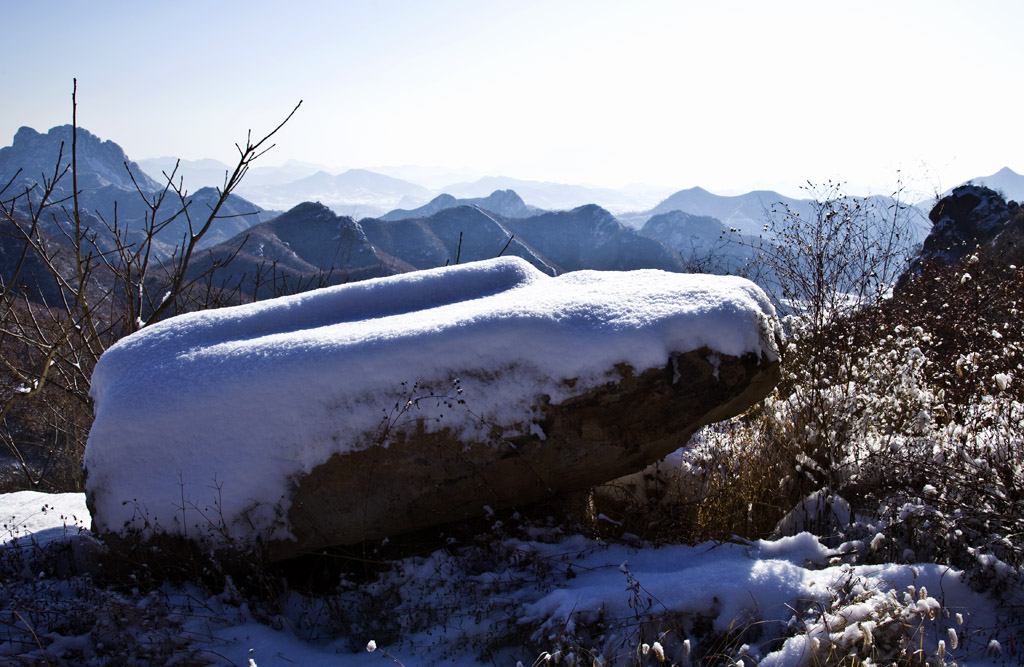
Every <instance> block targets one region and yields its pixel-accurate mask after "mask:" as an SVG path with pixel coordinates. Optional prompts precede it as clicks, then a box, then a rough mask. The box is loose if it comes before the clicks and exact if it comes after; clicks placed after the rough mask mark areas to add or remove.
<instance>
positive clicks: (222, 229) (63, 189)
mask: <svg viewBox="0 0 1024 667" xmlns="http://www.w3.org/2000/svg"><path fill="white" fill-rule="evenodd" d="M71 143H72V126H70V125H62V126H59V127H54V128H52V129H50V130H49V131H48V132H47V133H46V134H41V133H39V132H36V131H35V130H33V129H32V128H29V127H22V128H21V129H19V130H18V132H17V134H15V137H14V142H13V143H12V145H11V146H8V147H5V148H0V183H3V184H7V183H8V182H11V186H10V187H9V188H8V190H7V191H6V192H5V193H4V198H5V199H10V198H13V197H14V196H15V195H18V194H21V193H24V192H25V190H26V188H31V189H32V200H33V202H37V201H38V198H39V196H40V195H41V186H40V185H39V184H40V183H41V182H42V180H44V179H52V178H53V175H54V173H55V172H54V169H55V166H56V165H57V164H58V157H60V168H59V171H58V172H57V173H58V174H59V173H63V170H64V169H65V168H67V167H68V165H70V163H71ZM76 159H77V167H78V174H77V178H78V188H79V200H80V206H81V211H82V215H83V218H84V220H85V222H86V223H87V224H88V226H89V228H90V229H91V231H92V232H93V233H95V241H94V243H95V247H96V248H97V249H98V250H99V251H100V252H108V251H110V250H111V249H112V248H113V247H114V246H115V242H114V239H113V232H111V231H110V230H109V229H108V225H109V226H113V224H114V222H115V220H116V222H117V225H118V227H119V228H120V230H121V233H123V234H125V235H126V236H125V239H126V240H127V242H128V243H133V244H137V243H139V242H141V241H142V240H143V239H144V237H145V235H146V232H145V229H144V224H145V220H146V218H147V216H148V215H150V214H151V210H150V208H149V206H148V204H147V201H144V200H143V198H142V196H140V194H139V192H140V191H141V192H142V194H143V195H144V196H145V197H146V199H147V200H149V201H153V200H154V198H156V197H157V196H158V195H159V193H160V192H161V191H163V189H164V186H165V183H162V182H161V181H159V180H156V179H153V178H150V177H149V176H148V175H147V174H146V173H145V172H144V171H143V170H142V168H141V167H140V166H139V165H138V164H137V163H135V162H132V161H130V160H129V158H128V156H127V155H126V154H125V152H124V150H123V149H122V148H121V147H120V146H119V145H118V144H116V143H114V142H113V141H110V140H107V141H103V140H101V139H100V138H99V137H97V136H96V135H94V134H92V133H91V132H89V131H88V130H86V129H84V128H81V127H80V128H78V129H77V146H76ZM172 168H173V165H172ZM19 170H20V172H19ZM129 170H130V171H131V173H130V174H129ZM161 178H163V177H161ZM176 181H177V179H176ZM184 185H185V188H186V191H187V190H188V188H189V184H188V183H187V182H186V183H185V184H184ZM71 194H72V178H71V173H70V171H68V172H67V173H65V174H64V176H63V177H62V178H61V179H60V180H59V181H58V182H57V185H56V187H55V188H54V192H53V194H52V195H51V197H50V201H51V202H55V201H59V200H61V199H65V198H68V197H70V196H71ZM218 196H219V195H218V193H217V191H216V190H214V189H212V188H208V187H206V188H200V189H198V190H196V191H195V192H191V193H190V194H188V195H187V196H186V200H185V202H186V204H187V207H188V216H186V215H175V214H176V213H178V211H179V210H180V209H181V202H179V201H177V198H176V195H175V194H174V193H173V192H170V193H168V198H167V200H166V203H165V205H164V207H162V208H161V209H160V210H159V212H158V213H157V222H158V223H163V222H165V221H167V224H166V225H165V226H164V227H163V229H162V230H161V231H160V232H159V233H158V234H157V236H156V241H155V243H154V250H155V251H156V253H157V254H158V255H159V256H161V257H165V256H168V255H169V254H170V253H171V252H173V249H174V248H175V247H180V246H181V245H182V243H183V240H184V239H185V237H186V235H187V234H188V233H189V218H190V217H191V220H192V223H193V224H195V223H197V222H199V220H200V219H202V220H205V219H206V216H207V215H208V213H209V211H210V210H211V209H212V206H213V204H214V203H215V202H216V200H217V198H218ZM25 203H26V202H25V201H24V199H22V200H21V201H20V202H19V204H21V205H23V206H24V205H25ZM220 215H222V216H224V217H223V218H221V219H220V220H219V221H218V223H217V225H215V226H214V227H213V228H211V230H210V232H209V233H208V234H207V236H206V237H205V238H204V239H203V241H202V243H201V244H200V247H208V246H210V245H214V244H216V243H219V242H221V241H224V240H227V239H228V238H230V237H232V236H234V235H235V234H237V233H238V232H239V231H242V230H243V229H247V228H248V227H250V226H251V225H253V224H256V223H258V222H260V221H262V220H268V219H270V218H271V217H272V215H273V214H272V213H269V212H267V211H264V210H263V209H261V208H260V207H258V206H256V205H254V204H252V203H251V202H249V201H246V200H245V199H243V198H242V197H239V196H237V195H231V196H230V197H228V199H227V201H226V202H225V203H224V206H222V208H221V210H220ZM104 221H105V222H104ZM66 224H69V222H68V221H67V220H66V219H64V218H62V217H61V216H56V220H55V219H54V217H50V216H47V217H44V219H43V226H44V229H45V231H47V232H48V233H49V234H51V235H52V236H53V237H54V238H57V239H60V238H62V237H63V232H62V231H61V227H62V226H63V225H66Z"/></svg>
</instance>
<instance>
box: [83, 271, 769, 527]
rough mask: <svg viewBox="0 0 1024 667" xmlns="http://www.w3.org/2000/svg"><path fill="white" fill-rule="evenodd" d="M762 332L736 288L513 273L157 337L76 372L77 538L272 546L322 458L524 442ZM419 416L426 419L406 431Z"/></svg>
mask: <svg viewBox="0 0 1024 667" xmlns="http://www.w3.org/2000/svg"><path fill="white" fill-rule="evenodd" d="M775 326H776V325H775V318H774V311H773V309H772V307H771V304H770V302H769V301H768V299H767V297H766V296H765V295H764V293H763V292H762V291H761V290H760V289H759V288H758V287H756V286H755V285H754V284H753V283H750V282H749V281H746V280H743V279H741V278H736V277H721V276H695V275H681V274H672V273H666V272H662V271H653V270H646V271H632V272H593V271H580V272H576V273H570V274H565V275H562V276H560V277H556V278H551V277H548V276H546V275H544V274H542V273H540V272H539V271H537V270H536V269H535V268H533V267H532V266H531V265H529V264H528V263H527V262H525V261H523V260H521V259H518V258H501V259H496V260H491V261H486V262H478V263H473V264H466V265H462V266H454V267H446V268H441V269H436V270H430V271H422V272H416V273H411V274H405V275H400V276H393V277H389V278H381V279H376V280H370V281H366V282H362V283H356V284H351V285H344V286H339V287H334V288H328V289H323V290H317V291H314V292H308V293H305V294H300V295H295V296H291V297H285V298H280V299H275V300H271V301H266V302H261V303H256V304H251V305H245V306H238V307H233V308H224V309H219V310H212V311H204V312H199V313H192V314H188V315H183V316H180V317H176V318H173V319H170V320H167V321H165V322H161V323H159V324H156V325H153V326H151V327H147V328H146V329H144V330H142V331H140V332H138V333H136V334H134V335H132V336H129V337H127V338H125V339H124V340H122V341H120V342H118V343H117V344H116V345H114V346H112V347H111V348H110V349H109V350H108V351H107V352H106V353H105V354H104V355H103V357H102V358H101V359H100V361H99V363H98V364H97V366H96V369H95V372H94V374H93V379H92V390H91V392H92V397H93V399H94V401H95V421H94V424H93V427H92V431H91V432H90V435H89V441H88V446H87V449H86V453H85V467H86V469H87V471H88V477H87V493H88V498H89V503H90V509H91V511H92V515H93V522H94V528H95V529H97V530H99V531H101V532H109V531H122V530H125V529H139V530H144V531H152V530H162V531H166V532H169V533H173V534H183V535H187V536H193V537H194V536H197V532H199V533H201V532H203V531H204V530H206V531H210V530H213V531H215V532H217V533H218V534H219V535H220V536H230V537H233V538H242V539H251V538H253V537H255V536H260V537H263V538H270V539H278V540H280V539H287V538H289V537H290V526H289V522H288V518H287V514H288V509H289V505H290V503H291V495H290V494H291V485H292V483H293V481H294V479H295V478H296V477H297V476H301V475H304V474H309V473H310V471H312V470H313V469H314V468H315V467H317V466H320V465H321V464H323V463H324V462H325V461H327V460H328V459H329V458H331V457H332V456H335V455H338V454H345V453H346V452H358V451H360V450H364V449H366V448H369V447H372V446H380V447H382V448H387V447H388V446H389V444H391V442H392V441H393V438H395V437H398V435H399V434H400V432H401V431H402V430H403V429H419V430H420V431H421V432H422V431H426V432H431V431H439V430H442V429H444V430H446V432H448V433H451V434H453V436H454V437H456V438H459V439H461V440H464V441H466V442H470V441H473V440H477V441H480V440H486V438H487V437H489V433H490V431H491V430H492V429H493V425H495V424H500V425H502V426H503V428H504V429H505V433H504V436H506V437H508V436H510V435H515V434H516V433H519V434H527V435H532V436H534V437H537V438H541V439H543V437H544V434H543V432H542V429H541V428H540V426H539V424H538V422H539V413H538V408H537V406H538V405H539V404H540V403H547V404H552V405H556V404H559V403H560V402H562V401H565V400H567V399H570V398H572V397H574V396H578V395H579V394H581V393H582V392H586V391H588V390H591V389H594V388H595V387H599V386H601V385H602V384H603V383H607V382H608V381H609V378H610V377H612V375H613V374H614V372H615V368H616V366H619V367H622V365H627V366H629V367H630V368H631V369H634V370H635V371H637V372H642V371H645V370H647V369H652V368H661V367H664V366H665V364H666V361H667V360H668V359H670V358H671V355H672V354H677V353H685V352H688V351H692V350H698V349H707V350H711V351H713V352H714V353H718V354H722V355H729V356H734V357H740V356H742V355H744V354H751V353H752V354H755V355H757V356H758V358H766V359H770V360H774V359H777V349H776V347H775V338H774V331H775ZM424 397H429V398H430V399H432V400H433V401H434V403H433V404H432V405H434V406H436V408H437V409H436V410H434V411H432V412H430V413H429V414H426V413H422V414H420V413H417V414H414V413H413V410H414V409H415V408H419V407H421V405H420V399H422V398H424ZM414 403H415V405H414Z"/></svg>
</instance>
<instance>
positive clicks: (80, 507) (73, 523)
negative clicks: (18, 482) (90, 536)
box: [0, 491, 89, 552]
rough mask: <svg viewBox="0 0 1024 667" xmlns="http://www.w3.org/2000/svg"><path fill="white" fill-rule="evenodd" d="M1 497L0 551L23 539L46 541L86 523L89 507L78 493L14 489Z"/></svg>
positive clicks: (64, 536) (37, 542) (70, 531)
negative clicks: (14, 490) (13, 491)
mask: <svg viewBox="0 0 1024 667" xmlns="http://www.w3.org/2000/svg"><path fill="white" fill-rule="evenodd" d="M2 498H3V503H2V504H0V552H2V551H3V550H4V549H6V548H10V547H17V546H21V545H23V544H24V543H26V542H31V543H33V544H35V545H38V546H42V545H46V544H49V543H50V542H53V541H55V540H60V539H63V538H66V537H67V536H69V535H73V534H77V533H78V532H80V531H82V530H84V529H86V528H88V526H89V510H88V509H87V508H86V506H85V496H83V495H82V494H80V493H57V494H51V493H40V492H38V491H17V492H15V493H8V494H6V495H4V496H2Z"/></svg>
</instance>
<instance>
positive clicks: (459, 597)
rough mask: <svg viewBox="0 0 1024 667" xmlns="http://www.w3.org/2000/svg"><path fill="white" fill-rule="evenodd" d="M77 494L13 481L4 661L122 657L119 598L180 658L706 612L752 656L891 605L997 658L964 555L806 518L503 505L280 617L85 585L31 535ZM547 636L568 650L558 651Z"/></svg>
mask: <svg viewBox="0 0 1024 667" xmlns="http://www.w3.org/2000/svg"><path fill="white" fill-rule="evenodd" d="M44 507H45V508H46V509H45V511H43V508H44ZM82 509H83V499H82V496H81V495H80V494H60V495H54V496H49V497H47V496H44V495H43V494H36V493H29V494H26V493H14V494H8V495H4V496H0V516H2V517H4V519H3V522H4V525H5V526H7V527H8V528H5V535H4V538H3V547H2V549H3V550H0V562H3V563H5V564H6V561H4V560H3V559H4V558H8V557H9V555H10V551H11V549H12V547H16V546H18V547H20V549H21V550H20V551H19V554H18V555H19V557H20V558H21V559H22V561H23V562H24V564H25V565H26V567H25V568H23V569H24V572H23V573H22V574H21V575H20V577H19V576H7V575H5V579H3V580H0V586H2V590H3V595H0V661H2V660H4V659H10V660H12V661H14V660H17V659H18V657H17V656H21V659H22V660H23V661H26V662H31V661H32V660H33V659H36V660H39V661H43V660H48V661H51V663H58V664H65V663H64V662H63V661H64V660H65V659H71V658H75V663H74V664H127V663H129V662H130V660H128V659H126V657H125V655H122V654H118V655H117V656H113V657H111V656H107V655H105V654H104V650H105V649H104V646H103V643H102V642H100V641H99V640H98V639H97V638H98V637H100V636H101V635H102V633H103V632H104V628H105V627H106V625H108V624H109V623H110V622H111V621H110V619H109V618H108V617H109V616H110V615H111V614H112V615H113V619H114V622H115V624H116V623H119V624H120V626H119V633H120V634H118V635H117V637H120V638H122V639H123V637H125V636H131V637H134V638H135V641H137V642H141V643H143V644H144V645H145V646H147V647H150V646H152V645H154V644H155V643H156V642H157V641H158V640H160V641H164V642H177V643H176V644H174V645H175V646H176V647H177V648H176V650H177V652H178V653H177V654H176V655H177V657H178V660H179V662H181V664H207V663H208V664H217V665H243V666H244V665H248V664H249V660H250V659H252V660H253V662H254V663H255V664H256V665H258V666H259V667H271V666H277V665H295V664H301V665H306V666H307V667H316V666H317V665H378V664H382V663H381V662H380V661H381V660H384V663H383V664H394V663H393V662H392V660H391V659H389V656H393V657H394V659H395V660H397V661H400V663H399V664H404V665H409V666H412V665H431V664H454V665H466V666H469V665H491V664H503V665H510V666H511V665H515V664H516V663H517V661H520V662H522V663H523V664H526V665H529V664H550V663H553V662H560V663H561V664H570V663H569V660H568V657H569V654H570V653H571V654H573V655H574V656H575V657H577V658H586V664H591V661H592V659H593V657H594V656H600V657H601V659H602V660H603V664H607V665H613V664H633V663H631V662H630V661H631V660H632V659H633V658H634V657H638V656H642V655H643V651H644V645H645V644H646V645H647V646H648V650H649V651H654V652H658V651H661V652H664V653H665V655H666V658H667V660H668V661H669V662H676V663H679V664H684V663H685V661H686V659H688V658H687V655H686V654H687V652H689V658H694V657H697V656H699V655H701V652H702V651H707V650H708V648H709V647H706V646H702V645H701V642H702V641H707V640H706V639H702V637H704V638H706V637H708V636H710V635H709V633H708V631H707V628H705V629H704V630H703V633H702V631H700V624H699V622H698V619H700V618H703V619H705V620H706V621H707V623H710V624H711V626H713V627H712V629H713V630H717V631H721V632H727V631H728V630H729V629H730V628H732V629H746V634H745V635H744V636H743V637H742V638H741V640H737V641H736V643H735V645H733V646H731V647H723V648H718V649H716V650H722V651H726V650H727V651H728V652H730V657H731V659H732V660H739V659H741V658H743V659H745V660H746V662H747V664H752V663H756V662H758V661H760V664H762V665H766V666H767V665H782V666H791V665H804V664H811V662H812V658H811V656H812V654H811V651H812V649H813V648H818V649H819V651H821V650H826V648H825V647H827V646H828V644H829V642H832V643H833V644H834V645H835V646H838V647H840V648H839V649H837V650H838V651H839V654H840V655H841V654H842V649H841V647H843V646H847V647H852V646H862V645H863V644H864V642H869V641H874V642H877V643H878V644H879V645H880V646H882V645H883V643H884V641H885V633H886V627H888V628H890V629H891V627H892V626H891V625H888V626H887V625H885V622H886V621H887V620H888V621H893V620H895V621H897V622H898V624H899V625H900V626H901V627H903V626H906V627H910V628H911V636H912V638H913V640H914V641H915V643H917V642H918V641H919V642H920V646H921V649H922V651H923V652H924V654H925V656H930V655H934V654H935V653H936V652H937V651H938V650H940V649H939V646H940V644H939V642H940V641H941V642H942V650H945V651H946V657H947V658H950V657H957V658H958V659H959V660H961V664H964V660H963V657H964V656H970V657H971V659H969V660H967V661H966V664H972V663H977V664H992V659H991V658H988V657H986V651H988V652H989V653H991V652H992V644H991V643H990V634H989V633H990V630H991V628H993V627H994V623H995V622H994V610H993V608H992V603H991V602H990V600H988V599H987V598H986V597H984V596H982V595H980V594H978V593H975V592H972V591H971V590H969V589H968V588H967V586H966V585H965V584H963V583H962V582H961V581H960V578H959V576H958V573H957V572H956V571H953V570H950V569H948V568H945V567H941V566H937V565H929V564H917V565H909V564H883V565H862V566H850V565H846V564H842V563H841V558H840V557H839V555H838V550H830V549H827V548H826V547H824V546H823V545H822V544H821V543H820V542H819V540H818V538H816V537H814V536H812V535H810V534H808V533H801V534H798V535H796V536H793V537H787V538H782V539H779V540H774V541H764V540H762V541H758V542H753V543H726V544H710V543H709V544H703V545H698V546H694V547H687V546H661V547H654V546H641V545H628V544H624V543H607V542H602V541H599V540H595V539H591V538H587V537H584V536H581V535H578V534H569V533H564V532H562V530H561V529H559V528H553V527H533V528H527V529H525V531H523V532H522V533H520V534H517V535H515V536H512V535H511V533H504V532H503V531H502V528H501V526H500V525H498V523H497V522H496V523H495V525H494V526H493V536H492V537H493V539H492V540H491V541H490V542H489V543H488V544H487V545H486V546H482V547H462V548H460V549H455V550H452V549H448V550H439V551H436V552H433V553H430V554H427V555H425V556H418V557H409V558H405V559H403V560H401V561H397V562H396V563H395V567H394V568H393V569H392V570H391V571H388V572H385V573H383V574H382V575H381V577H380V578H379V580H376V581H371V582H364V583H361V584H358V585H352V586H349V587H348V588H346V587H345V586H341V587H340V588H339V590H340V591H341V592H339V593H338V594H337V596H336V597H335V598H333V600H332V601H328V600H325V599H316V598H304V597H303V596H300V595H298V594H297V593H294V592H293V593H290V594H287V596H286V599H284V600H282V601H281V602H280V604H279V605H278V606H277V609H276V611H275V613H274V614H273V615H272V616H270V617H268V616H267V615H266V614H259V613H257V612H256V611H254V610H251V609H250V608H249V607H248V606H247V604H246V603H245V602H244V601H243V600H241V599H240V598H239V596H238V595H237V592H236V591H235V590H234V588H233V585H232V583H231V581H230V579H229V580H227V581H226V583H225V587H224V591H222V592H221V591H215V592H213V593H211V592H208V591H205V592H204V591H202V590H200V589H199V588H198V587H197V586H195V585H193V584H182V585H178V586H171V585H168V584H165V585H163V586H162V587H160V588H159V589H158V590H151V591H148V592H146V591H139V590H137V589H136V590H133V591H131V592H129V593H114V592H110V591H106V592H92V593H90V592H88V591H87V590H85V589H88V588H89V587H91V586H94V584H92V583H91V579H90V578H89V577H88V576H85V575H74V576H72V575H67V576H65V577H64V578H63V579H61V578H60V577H56V576H53V575H52V573H47V572H38V573H37V571H36V570H37V569H38V568H36V569H33V568H32V567H31V565H32V558H31V557H29V556H28V553H27V552H26V551H25V550H26V549H35V548H36V547H34V546H32V545H33V544H34V542H35V541H38V542H40V543H42V542H48V546H46V547H45V548H43V549H41V550H40V553H42V552H43V551H45V550H46V549H53V548H55V546H56V545H58V543H59V542H60V540H61V539H65V538H57V539H55V536H57V535H68V534H69V532H68V530H67V529H66V526H67V525H68V522H67V518H68V517H75V521H74V523H75V524H78V523H81V522H82V521H83V520H84V519H86V518H87V517H86V516H84V515H83V514H82V513H81V512H82ZM10 527H15V528H14V530H11V528H10ZM75 532H77V529H76V531H75ZM15 533H16V534H15ZM496 556H500V557H496ZM5 572H6V570H5ZM343 583H344V582H343ZM44 600H48V601H49V602H44ZM90 601H92V602H91V603H92V604H96V605H99V606H103V607H105V608H109V610H110V611H106V610H105V609H94V610H92V612H91V613H93V614H94V615H95V616H96V618H98V619H105V620H103V622H95V623H93V624H91V625H88V627H82V628H79V629H78V630H76V631H74V632H73V631H71V630H69V629H68V627H69V626H68V623H67V621H66V620H64V619H63V616H66V615H67V614H69V613H72V612H73V613H74V614H79V615H82V614H83V613H84V612H83V611H82V609H81V605H83V604H89V603H90ZM329 602H332V603H333V610H332V609H331V607H332V604H331V603H329ZM46 604H50V605H51V606H52V607H53V608H56V609H57V611H52V609H51V607H45V605H46ZM76 605H77V606H76ZM48 610H49V611H48ZM346 614H348V618H347V621H346V622H343V621H344V618H342V617H346ZM666 619H667V621H668V622H666ZM26 628H31V630H32V632H31V633H29V632H28V631H27V630H26ZM691 632H692V633H693V634H688V633H691ZM76 633H77V634H76ZM102 636H111V635H109V633H108V635H102ZM786 637H788V639H785V638H786ZM510 638H511V640H512V641H510ZM107 641H108V643H109V642H110V641H112V640H111V639H108V640H107ZM371 641H373V642H374V643H375V645H376V646H377V649H376V650H375V651H374V652H372V653H371V652H369V651H367V650H366V646H367V644H368V643H369V642H371ZM655 642H657V646H656V647H655V646H654V644H655ZM527 644H529V645H531V646H534V647H538V646H539V647H541V649H540V650H538V649H536V648H535V649H533V650H529V649H526V648H525V645H527ZM879 650H881V649H879ZM544 651H546V652H547V655H548V657H549V658H551V657H552V656H557V658H558V660H554V659H552V660H550V663H545V662H544V656H545V653H544ZM650 655H652V656H653V655H654V653H651V654H650ZM821 655H822V654H821V653H819V658H820V657H821ZM128 657H131V656H128ZM173 659H174V655H171V656H168V655H166V654H164V655H162V657H161V660H162V661H164V662H170V661H171V660H173ZM535 661H539V662H535ZM14 664H23V663H22V662H16V663H14ZM142 664H145V663H144V662H143V663H142ZM648 664H655V662H653V659H652V662H650V663H648ZM737 664H738V663H737Z"/></svg>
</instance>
